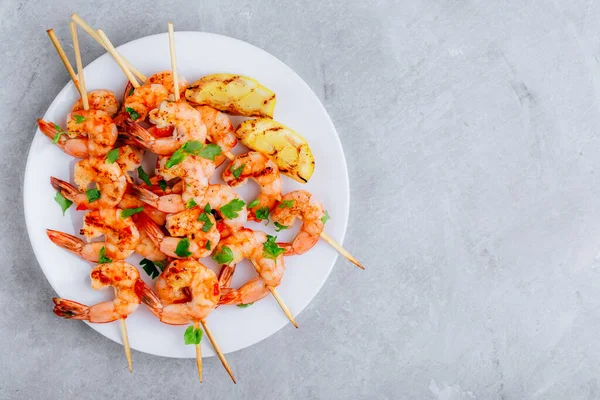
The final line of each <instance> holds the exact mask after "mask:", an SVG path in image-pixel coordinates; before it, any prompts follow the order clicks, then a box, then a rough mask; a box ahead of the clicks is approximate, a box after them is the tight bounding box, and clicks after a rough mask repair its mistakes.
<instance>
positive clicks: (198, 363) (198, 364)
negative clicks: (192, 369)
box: [194, 321, 202, 383]
mask: <svg viewBox="0 0 600 400" xmlns="http://www.w3.org/2000/svg"><path fill="white" fill-rule="evenodd" d="M194 329H198V321H194ZM196 367H197V368H198V379H200V383H202V346H201V345H200V343H198V344H197V345H196Z"/></svg>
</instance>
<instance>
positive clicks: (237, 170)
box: [229, 164, 246, 179]
mask: <svg viewBox="0 0 600 400" xmlns="http://www.w3.org/2000/svg"><path fill="white" fill-rule="evenodd" d="M245 167H246V164H242V165H240V166H239V167H237V168H235V169H234V168H233V164H232V165H231V167H230V168H229V170H230V171H231V173H232V175H233V176H234V177H235V179H240V176H241V175H242V172H243V171H244V168H245Z"/></svg>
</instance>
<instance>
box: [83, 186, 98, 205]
mask: <svg viewBox="0 0 600 400" xmlns="http://www.w3.org/2000/svg"><path fill="white" fill-rule="evenodd" d="M85 197H87V201H88V203H93V202H94V201H96V200H98V199H99V198H100V191H99V190H98V189H88V190H86V191H85Z"/></svg>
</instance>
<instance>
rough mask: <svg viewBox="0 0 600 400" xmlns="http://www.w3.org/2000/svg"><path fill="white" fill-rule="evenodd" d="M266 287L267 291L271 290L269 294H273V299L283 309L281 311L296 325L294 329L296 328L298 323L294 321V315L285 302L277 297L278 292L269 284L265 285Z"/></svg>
mask: <svg viewBox="0 0 600 400" xmlns="http://www.w3.org/2000/svg"><path fill="white" fill-rule="evenodd" d="M267 289H269V292H271V294H272V295H273V297H275V300H277V303H278V304H279V307H281V309H282V310H283V313H284V314H285V315H286V316H287V317H288V319H289V320H290V322H291V323H292V325H294V326H295V327H296V329H298V324H297V323H296V320H295V319H294V316H293V315H292V313H291V312H290V309H289V308H287V306H286V305H285V303H284V302H283V300H281V297H279V293H277V290H275V288H274V287H271V286H267Z"/></svg>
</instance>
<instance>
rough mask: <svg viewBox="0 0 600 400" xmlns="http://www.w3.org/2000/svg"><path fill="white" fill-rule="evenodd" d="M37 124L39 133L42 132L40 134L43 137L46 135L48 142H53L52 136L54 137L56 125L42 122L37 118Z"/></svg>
mask: <svg viewBox="0 0 600 400" xmlns="http://www.w3.org/2000/svg"><path fill="white" fill-rule="evenodd" d="M37 124H38V127H39V128H40V131H42V133H43V134H44V135H46V136H47V137H48V138H49V139H50V140H54V136H55V135H56V125H55V124H53V123H51V122H48V121H44V120H43V119H41V118H38V120H37Z"/></svg>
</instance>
